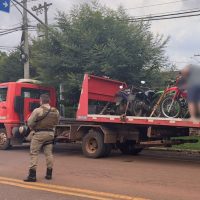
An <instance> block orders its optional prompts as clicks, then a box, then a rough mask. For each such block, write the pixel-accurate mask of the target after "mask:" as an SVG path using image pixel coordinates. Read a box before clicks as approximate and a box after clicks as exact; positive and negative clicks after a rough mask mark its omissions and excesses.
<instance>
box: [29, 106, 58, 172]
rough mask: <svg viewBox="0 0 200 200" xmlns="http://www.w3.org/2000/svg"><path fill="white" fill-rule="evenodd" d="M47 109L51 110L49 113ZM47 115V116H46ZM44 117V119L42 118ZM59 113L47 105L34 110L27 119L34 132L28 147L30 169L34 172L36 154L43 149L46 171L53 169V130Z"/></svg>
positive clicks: (36, 161)
mask: <svg viewBox="0 0 200 200" xmlns="http://www.w3.org/2000/svg"><path fill="white" fill-rule="evenodd" d="M49 109H51V110H50V111H49ZM47 113H48V114H47ZM44 116H45V117H44ZM58 121H59V112H58V110H57V109H56V108H51V107H50V105H49V104H43V105H42V106H40V107H39V108H36V109H35V110H34V111H33V112H32V114H31V116H30V117H29V119H28V126H29V127H30V128H31V129H32V130H34V134H33V137H32V139H31V146H30V169H33V170H36V168H37V163H38V154H39V152H40V149H41V148H42V147H43V149H44V154H45V157H46V164H47V168H48V169H52V167H53V154H52V149H53V143H52V142H53V139H54V131H53V128H54V126H55V125H57V124H58Z"/></svg>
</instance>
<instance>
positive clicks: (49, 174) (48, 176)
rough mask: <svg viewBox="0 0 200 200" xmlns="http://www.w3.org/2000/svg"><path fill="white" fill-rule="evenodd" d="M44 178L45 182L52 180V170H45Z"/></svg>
mask: <svg viewBox="0 0 200 200" xmlns="http://www.w3.org/2000/svg"><path fill="white" fill-rule="evenodd" d="M45 178H46V179H47V180H51V179H52V169H50V168H47V173H46V176H45Z"/></svg>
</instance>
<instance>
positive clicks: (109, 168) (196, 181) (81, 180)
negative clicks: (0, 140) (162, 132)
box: [0, 144, 200, 200]
mask: <svg viewBox="0 0 200 200" xmlns="http://www.w3.org/2000/svg"><path fill="white" fill-rule="evenodd" d="M28 164H29V149H28V147H15V148H13V149H12V150H9V151H0V197H1V198H0V199H1V200H35V199H37V200H55V199H59V200H64V199H69V200H71V199H72V200H76V199H78V200H79V199H80V200H82V199H83V200H85V199H99V200H106V199H107V200H111V199H127V200H128V199H134V200H147V199H150V200H188V199H191V200H199V199H200V173H199V171H200V155H198V154H195V155H182V154H180V153H167V152H156V151H144V152H143V153H142V154H141V155H139V156H124V155H121V154H120V153H119V152H113V153H112V155H111V156H110V157H109V158H102V159H88V158H85V157H83V155H82V153H81V148H80V146H79V145H63V144H62V145H56V147H55V166H54V174H53V175H54V177H53V180H52V181H46V180H45V179H44V175H45V171H46V169H45V160H44V156H43V155H42V154H41V156H40V159H39V167H38V170H37V179H38V182H37V183H24V182H23V181H22V179H23V178H25V176H26V175H27V170H28Z"/></svg>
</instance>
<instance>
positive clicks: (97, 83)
mask: <svg viewBox="0 0 200 200" xmlns="http://www.w3.org/2000/svg"><path fill="white" fill-rule="evenodd" d="M120 85H123V86H124V87H127V85H126V83H124V82H120V81H115V80H111V79H106V78H101V77H97V76H93V75H88V74H85V76H84V80H83V84H82V91H81V95H80V100H79V106H78V110H77V115H76V118H77V120H82V121H88V122H101V123H118V124H124V123H126V124H137V125H148V126H151V125H154V126H157V125H160V126H174V127H191V128H200V121H191V120H187V119H175V118H153V117H133V116H126V117H125V118H122V117H120V116H114V115H96V114H88V102H89V100H97V101H108V102H114V98H115V94H116V93H117V92H118V91H119V86H120Z"/></svg>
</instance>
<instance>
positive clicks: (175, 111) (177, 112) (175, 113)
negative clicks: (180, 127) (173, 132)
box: [161, 96, 182, 118]
mask: <svg viewBox="0 0 200 200" xmlns="http://www.w3.org/2000/svg"><path fill="white" fill-rule="evenodd" d="M172 101H173V96H167V97H166V98H164V99H163V101H162V102H161V115H162V116H163V117H166V118H170V117H173V118H178V117H180V116H181V110H182V109H181V104H180V102H179V101H177V100H175V101H174V103H173V105H172V106H173V107H172V109H171V111H170V112H169V111H168V110H167V109H168V107H169V106H170V105H171V103H172Z"/></svg>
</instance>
